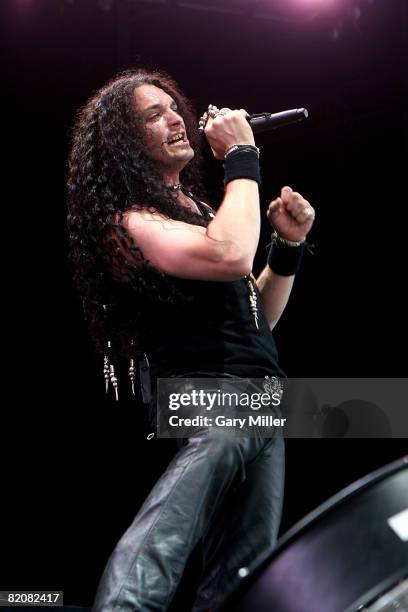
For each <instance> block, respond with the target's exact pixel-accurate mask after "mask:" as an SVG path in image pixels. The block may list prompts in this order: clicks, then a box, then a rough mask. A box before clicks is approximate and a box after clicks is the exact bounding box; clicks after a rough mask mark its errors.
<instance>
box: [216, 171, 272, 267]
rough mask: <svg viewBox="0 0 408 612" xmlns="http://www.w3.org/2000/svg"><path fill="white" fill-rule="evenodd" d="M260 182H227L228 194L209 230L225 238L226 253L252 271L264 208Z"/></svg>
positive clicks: (237, 180) (220, 239)
mask: <svg viewBox="0 0 408 612" xmlns="http://www.w3.org/2000/svg"><path fill="white" fill-rule="evenodd" d="M259 208H260V207H259V189H258V184H257V183H256V182H255V181H253V180H250V179H236V180H234V181H231V182H230V183H228V184H227V186H226V189H225V196H224V199H223V201H222V204H221V206H220V208H219V209H218V212H217V214H216V216H215V217H214V219H213V220H212V221H211V223H210V224H209V225H208V228H207V234H208V236H210V237H211V238H212V239H215V240H218V241H220V242H223V243H224V245H225V257H226V258H227V259H229V260H231V261H239V262H241V263H242V264H243V267H244V268H247V269H248V272H249V271H250V270H251V269H252V263H253V260H254V257H255V253H256V250H257V247H258V242H259V233H260V225H261V219H260V209H259Z"/></svg>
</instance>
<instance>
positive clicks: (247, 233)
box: [123, 110, 260, 281]
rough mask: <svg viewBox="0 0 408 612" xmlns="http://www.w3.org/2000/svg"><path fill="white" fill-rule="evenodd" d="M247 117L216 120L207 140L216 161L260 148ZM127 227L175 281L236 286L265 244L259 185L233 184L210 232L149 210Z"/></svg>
mask: <svg viewBox="0 0 408 612" xmlns="http://www.w3.org/2000/svg"><path fill="white" fill-rule="evenodd" d="M245 115H246V113H245V111H243V110H241V111H238V110H237V111H229V112H228V113H227V114H226V115H219V116H217V117H216V118H215V119H210V120H209V122H208V124H207V126H206V129H205V134H206V137H207V140H208V142H209V144H210V145H211V148H212V150H213V153H214V156H215V157H216V158H217V159H223V158H224V155H225V152H226V150H227V149H228V148H229V147H230V146H232V145H234V144H251V145H253V144H254V138H253V133H252V130H251V127H250V126H249V124H248V122H247V121H246V119H245ZM123 223H124V225H125V227H126V228H127V230H128V232H129V233H130V234H131V236H132V237H133V238H134V240H135V242H136V244H137V245H138V247H139V248H140V249H141V250H142V252H143V254H144V256H145V258H147V259H148V260H149V261H150V262H151V263H152V264H153V265H154V266H155V267H157V268H158V269H159V270H162V271H163V272H166V273H167V274H170V275H172V276H178V277H181V278H195V279H202V280H220V281H222V280H235V279H238V278H241V277H243V276H245V275H246V274H249V273H250V271H251V269H252V264H253V259H254V257H255V253H256V249H257V246H258V241H259V232H260V212H259V190H258V184H257V182H256V181H254V180H251V179H248V178H237V179H235V180H232V181H231V182H229V183H228V184H227V186H226V189H225V196H224V199H223V201H222V203H221V206H220V208H219V210H218V212H217V214H216V215H215V217H214V219H213V220H212V221H211V222H210V223H209V225H208V227H207V228H204V227H201V226H195V225H191V224H188V223H183V222H181V221H175V220H171V219H166V218H164V217H163V216H162V215H160V214H158V213H150V212H148V211H147V210H139V211H129V212H128V213H126V214H125V215H124V218H123Z"/></svg>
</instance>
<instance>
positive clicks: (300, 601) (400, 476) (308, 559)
mask: <svg viewBox="0 0 408 612" xmlns="http://www.w3.org/2000/svg"><path fill="white" fill-rule="evenodd" d="M407 508H408V456H407V457H404V458H403V459H401V460H398V461H395V462H393V463H391V464H389V465H387V466H385V467H384V468H381V469H380V470H377V471H375V472H373V473H371V474H369V475H368V476H366V477H364V478H362V479H361V480H359V481H357V482H356V483H354V484H352V485H350V486H349V487H347V488H346V489H344V490H343V491H341V492H340V493H338V494H337V495H335V496H334V497H332V498H331V499H329V500H328V501H327V502H325V503H324V504H322V505H321V506H319V508H317V509H316V510H315V511H314V512H312V513H311V514H309V515H307V516H306V517H305V518H304V519H303V520H302V521H300V522H299V523H298V524H297V525H295V526H294V527H293V528H292V529H291V530H290V531H288V532H287V533H286V534H285V535H284V536H283V537H282V538H281V539H280V540H279V542H278V544H277V546H276V548H275V549H274V550H273V551H271V552H270V553H269V554H268V555H265V556H264V557H263V558H261V559H259V561H258V562H257V564H256V566H255V568H254V569H253V570H252V571H251V573H250V574H249V575H248V576H247V577H246V578H243V581H242V584H241V586H240V588H239V589H238V591H236V592H235V593H234V595H233V597H232V598H230V599H229V600H228V603H227V604H226V605H225V606H224V607H223V608H222V610H223V612H227V611H228V612H232V611H233V612H269V611H270V612H353V611H356V610H357V609H358V608H359V607H362V606H366V605H368V604H370V602H373V601H375V600H376V599H377V598H378V597H379V596H380V595H382V594H383V593H386V592H387V591H388V590H389V589H391V588H392V587H393V586H395V585H396V584H397V583H398V582H399V581H401V580H403V579H404V578H406V577H407V576H408V541H404V536H403V534H402V533H401V532H399V533H397V532H396V531H395V530H394V529H393V528H392V527H391V526H390V524H389V522H388V521H389V519H390V518H391V517H393V516H395V515H397V514H399V513H401V512H403V511H404V510H406V509H407ZM241 573H243V574H244V573H245V572H244V571H243V572H241ZM387 609H389V608H387ZM399 609H402V610H407V608H399Z"/></svg>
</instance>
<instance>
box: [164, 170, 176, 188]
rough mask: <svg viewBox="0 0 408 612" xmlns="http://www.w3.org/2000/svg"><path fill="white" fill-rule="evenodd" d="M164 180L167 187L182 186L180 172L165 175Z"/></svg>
mask: <svg viewBox="0 0 408 612" xmlns="http://www.w3.org/2000/svg"><path fill="white" fill-rule="evenodd" d="M163 180H164V184H165V185H166V186H167V187H174V186H175V185H179V184H180V174H179V173H178V172H175V173H173V174H165V175H164V176H163Z"/></svg>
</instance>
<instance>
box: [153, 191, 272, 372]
mask: <svg viewBox="0 0 408 612" xmlns="http://www.w3.org/2000/svg"><path fill="white" fill-rule="evenodd" d="M188 196H189V197H190V198H191V199H193V200H194V202H195V203H196V204H197V206H198V207H199V208H200V210H201V213H202V214H203V216H204V217H206V218H208V217H209V216H210V217H213V216H214V213H213V211H212V209H211V208H210V207H209V206H207V205H204V204H203V203H202V202H200V201H198V200H196V199H195V198H193V196H192V194H190V193H188ZM167 278H168V280H169V281H171V282H172V284H173V285H174V287H175V289H176V290H177V291H178V292H180V293H181V294H182V295H183V296H185V300H184V301H183V303H182V304H179V303H177V304H176V303H174V304H173V303H164V302H157V303H156V304H155V305H154V307H151V308H149V309H147V310H146V311H145V317H146V320H145V323H146V327H145V330H146V333H145V334H144V346H145V352H146V353H147V355H148V358H149V360H150V365H151V367H152V369H153V372H154V373H155V375H156V376H157V377H161V378H165V377H169V376H174V375H180V374H186V373H188V372H217V373H220V374H221V373H227V374H231V375H234V376H239V377H244V378H247V377H252V378H255V377H264V376H266V375H268V376H274V375H275V376H284V373H283V372H282V370H281V369H280V368H279V366H278V355H277V350H276V345H275V342H274V339H273V336H272V333H271V331H270V329H269V325H268V322H267V319H266V316H265V313H264V311H263V308H262V304H261V298H260V295H259V292H258V290H257V288H256V286H255V291H256V293H257V311H258V327H259V329H258V328H257V326H256V324H255V320H254V317H253V313H252V312H251V308H250V301H249V296H250V293H249V287H248V279H247V278H242V279H239V280H236V281H231V282H220V281H203V280H187V279H182V278H176V277H171V276H167Z"/></svg>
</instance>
